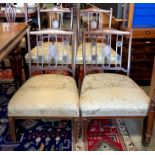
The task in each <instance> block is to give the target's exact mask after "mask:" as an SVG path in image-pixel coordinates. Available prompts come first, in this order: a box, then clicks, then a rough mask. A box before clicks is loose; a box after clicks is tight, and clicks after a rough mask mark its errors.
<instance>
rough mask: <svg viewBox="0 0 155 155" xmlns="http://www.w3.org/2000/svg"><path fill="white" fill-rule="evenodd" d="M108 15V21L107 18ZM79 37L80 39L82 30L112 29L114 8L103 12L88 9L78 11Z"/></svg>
mask: <svg viewBox="0 0 155 155" xmlns="http://www.w3.org/2000/svg"><path fill="white" fill-rule="evenodd" d="M104 15H106V16H107V17H106V19H105V16H104ZM77 22H78V36H79V37H80V34H81V31H80V29H85V30H86V31H90V30H99V29H103V28H104V27H109V28H111V22H112V8H110V10H103V9H99V8H88V9H84V10H78V20H77Z"/></svg>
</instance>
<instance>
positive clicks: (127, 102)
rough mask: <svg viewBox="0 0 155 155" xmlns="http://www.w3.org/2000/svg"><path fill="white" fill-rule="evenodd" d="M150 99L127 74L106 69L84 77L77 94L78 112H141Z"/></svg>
mask: <svg viewBox="0 0 155 155" xmlns="http://www.w3.org/2000/svg"><path fill="white" fill-rule="evenodd" d="M149 102H150V99H149V97H148V96H147V95H146V94H145V93H144V92H143V90H142V89H141V88H140V87H139V86H138V85H137V84H136V83H135V82H134V81H133V80H132V79H130V78H129V77H128V76H124V75H119V74H112V73H111V74H110V73H100V74H90V75H87V76H86V77H85V78H84V81H83V84H82V90H81V95H80V110H81V112H82V116H144V115H146V114H147V112H148V107H149Z"/></svg>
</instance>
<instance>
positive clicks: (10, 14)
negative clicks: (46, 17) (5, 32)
mask: <svg viewBox="0 0 155 155" xmlns="http://www.w3.org/2000/svg"><path fill="white" fill-rule="evenodd" d="M5 16H6V20H7V22H16V16H17V8H16V6H15V5H14V4H13V3H6V6H5ZM24 21H25V22H27V21H28V5H27V4H26V3H25V4H24Z"/></svg>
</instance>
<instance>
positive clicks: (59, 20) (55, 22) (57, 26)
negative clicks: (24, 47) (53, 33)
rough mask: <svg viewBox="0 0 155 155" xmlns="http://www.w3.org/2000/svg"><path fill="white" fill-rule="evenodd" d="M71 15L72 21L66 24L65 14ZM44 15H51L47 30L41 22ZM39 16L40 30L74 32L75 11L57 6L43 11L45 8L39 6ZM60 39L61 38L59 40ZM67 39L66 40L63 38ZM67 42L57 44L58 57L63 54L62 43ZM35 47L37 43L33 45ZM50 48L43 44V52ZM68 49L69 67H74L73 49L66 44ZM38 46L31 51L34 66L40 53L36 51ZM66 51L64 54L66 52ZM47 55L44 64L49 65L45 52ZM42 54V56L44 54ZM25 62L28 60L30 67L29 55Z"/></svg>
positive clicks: (59, 62) (45, 43)
mask: <svg viewBox="0 0 155 155" xmlns="http://www.w3.org/2000/svg"><path fill="white" fill-rule="evenodd" d="M65 13H67V14H69V15H70V20H68V23H65V20H63V17H64V16H63V14H65ZM42 14H49V17H50V19H49V21H50V22H49V27H47V28H45V27H44V26H43V23H42V22H41V19H42V18H41V16H42ZM37 15H38V25H39V30H47V29H52V30H65V31H72V30H73V10H72V9H69V8H61V7H59V6H56V7H53V8H49V9H48V8H47V9H43V8H40V7H39V6H38V8H37ZM32 37H33V38H34V40H35V39H36V38H35V37H34V36H32ZM44 37H45V36H44ZM58 39H59V38H58ZM63 39H65V38H63ZM45 40H47V37H46V38H45ZM64 41H65V40H58V42H57V48H58V50H57V52H58V53H59V54H58V55H59V56H61V54H62V49H61V48H62V43H63V42H64ZM65 42H66V43H67V42H68V40H66V41H65ZM33 44H34V45H33V46H35V43H33ZM47 47H48V44H47V42H43V43H42V48H43V50H44V49H46V48H47ZM64 47H66V49H67V48H68V51H69V53H68V54H69V57H68V58H70V60H67V61H68V63H69V65H72V61H71V59H72V54H73V53H72V51H71V47H68V44H66V46H64ZM36 48H37V46H36V47H35V48H34V49H32V50H31V59H32V60H31V61H32V62H33V64H35V63H37V56H38V54H39V53H37V50H36ZM66 49H65V51H64V52H66ZM43 53H44V54H45V55H44V58H45V61H44V63H46V64H47V63H48V60H47V58H48V57H47V54H48V53H47V52H46V51H45V52H43ZM43 53H42V54H43ZM25 60H26V63H27V65H28V63H29V55H28V53H27V54H26V55H25ZM61 60H63V59H61V58H60V59H59V61H58V62H57V63H58V64H62V63H63V62H61Z"/></svg>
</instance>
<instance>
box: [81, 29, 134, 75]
mask: <svg viewBox="0 0 155 155" xmlns="http://www.w3.org/2000/svg"><path fill="white" fill-rule="evenodd" d="M125 39H126V40H127V41H126V42H125V43H124V40H125ZM131 43H132V32H131V31H120V30H115V29H111V28H108V29H103V30H94V31H84V36H83V61H84V74H85V75H86V74H87V73H88V72H90V71H92V70H100V71H105V70H111V71H123V72H125V73H126V74H127V75H129V74H130V60H131ZM87 44H89V46H87ZM87 48H89V49H87ZM124 52H127V53H128V57H127V64H125V65H124V64H123V63H122V62H123V61H122V58H123V53H124ZM98 55H99V56H98Z"/></svg>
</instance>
